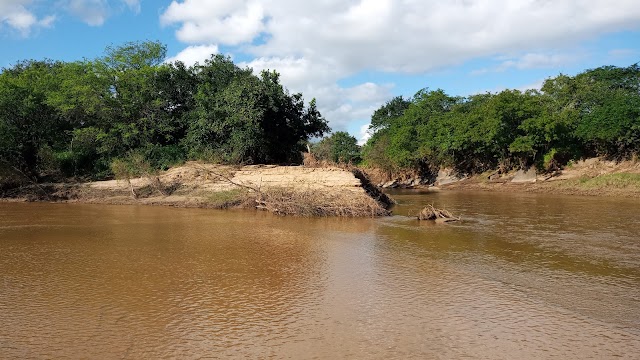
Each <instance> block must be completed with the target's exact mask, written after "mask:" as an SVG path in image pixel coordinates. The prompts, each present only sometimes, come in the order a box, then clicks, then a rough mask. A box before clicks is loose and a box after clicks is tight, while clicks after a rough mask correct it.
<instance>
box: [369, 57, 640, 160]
mask: <svg viewBox="0 0 640 360" xmlns="http://www.w3.org/2000/svg"><path fill="white" fill-rule="evenodd" d="M370 129H371V130H372V131H375V133H374V135H373V136H372V137H371V139H370V140H369V141H368V142H367V144H366V145H365V146H364V148H363V157H364V161H365V162H366V163H367V164H368V165H370V166H375V167H378V168H381V169H383V170H386V171H388V172H394V171H398V170H402V169H411V170H423V171H428V170H434V169H438V168H440V167H443V166H447V167H453V168H455V169H457V170H458V171H460V172H463V173H474V172H475V173H477V172H482V171H485V170H488V169H495V168H502V169H511V168H514V167H527V166H531V165H536V166H538V167H539V168H540V169H542V170H552V169H553V168H554V167H556V166H560V165H563V164H565V163H566V162H567V161H569V160H572V159H577V158H580V157H585V156H607V157H612V158H624V157H629V156H632V155H634V154H635V155H637V154H638V152H640V67H638V65H637V64H636V65H632V66H630V67H626V68H619V67H613V66H606V67H601V68H598V69H594V70H588V71H585V72H583V73H580V74H578V75H576V76H574V77H570V76H566V75H559V76H557V77H555V78H551V79H548V80H546V81H545V82H544V85H543V86H542V89H541V90H540V91H536V90H529V91H526V92H520V91H518V90H505V91H502V92H500V93H497V94H491V93H487V94H479V95H473V96H469V97H467V98H462V97H455V96H450V95H447V94H446V93H445V92H444V91H442V90H435V91H431V90H428V89H424V90H421V91H419V92H418V93H417V94H416V95H415V96H414V97H413V98H412V99H409V100H405V99H403V98H401V97H397V98H394V99H392V100H391V101H389V102H387V103H386V104H385V105H384V106H382V107H381V108H380V109H378V110H377V111H376V112H375V113H374V115H373V117H372V121H371V128H370Z"/></svg>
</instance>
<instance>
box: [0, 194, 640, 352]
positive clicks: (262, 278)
mask: <svg viewBox="0 0 640 360" xmlns="http://www.w3.org/2000/svg"><path fill="white" fill-rule="evenodd" d="M395 197H396V199H398V200H399V202H400V205H399V206H398V207H396V209H394V210H395V213H396V214H398V215H397V216H394V217H390V218H385V219H299V218H282V217H276V216H273V215H270V214H266V213H259V212H247V211H212V210H201V209H174V208H160V207H137V206H101V205H82V204H15V203H0V358H2V359H15V358H20V359H29V358H33V359H42V358H51V359H61V358H101V359H102V358H104V359H141V358H152V359H156V358H158V359H160V358H184V359H190V358H193V359H200V358H237V357H245V358H278V359H279V358H293V359H299V358H318V359H334V358H354V359H361V358H370V359H389V358H398V359H411V358H414V359H431V358H432V359H464V358H470V359H609V358H622V359H640V204H638V203H637V201H632V200H625V199H602V198H582V197H556V196H545V195H513V194H504V195H502V194H496V193H492V194H486V193H477V194H476V193H455V192H443V193H436V194H433V193H425V194H420V193H416V192H399V193H397V194H395ZM429 203H433V204H434V205H436V206H439V207H446V208H447V209H449V210H450V211H452V212H454V213H456V214H460V215H462V217H463V220H464V221H462V222H460V223H456V224H453V225H446V226H436V225H433V224H427V223H419V222H418V221H417V220H414V219H412V218H409V217H407V216H403V215H409V214H412V213H415V212H416V211H417V210H419V208H420V207H421V206H422V205H425V204H429Z"/></svg>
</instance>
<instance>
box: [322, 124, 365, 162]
mask: <svg viewBox="0 0 640 360" xmlns="http://www.w3.org/2000/svg"><path fill="white" fill-rule="evenodd" d="M311 152H312V153H313V154H314V155H315V156H316V157H317V158H318V159H321V160H328V161H332V162H334V163H344V164H346V163H356V162H359V161H360V147H359V146H358V141H357V140H356V138H355V137H353V136H351V135H349V133H347V132H345V131H336V132H335V133H333V134H331V136H329V137H325V138H324V139H322V140H321V141H320V142H318V143H317V144H314V146H313V148H312V150H311Z"/></svg>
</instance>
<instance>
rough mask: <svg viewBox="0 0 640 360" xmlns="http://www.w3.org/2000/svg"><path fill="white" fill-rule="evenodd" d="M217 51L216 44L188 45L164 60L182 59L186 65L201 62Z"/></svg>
mask: <svg viewBox="0 0 640 360" xmlns="http://www.w3.org/2000/svg"><path fill="white" fill-rule="evenodd" d="M217 53H218V46H216V45H197V46H189V47H187V48H185V49H184V50H182V51H180V52H179V53H178V54H177V55H176V56H172V57H170V58H168V59H167V60H166V62H168V63H170V62H175V61H182V62H183V63H184V64H185V65H187V66H191V65H194V64H195V63H200V64H203V63H204V61H205V60H207V59H209V58H210V57H211V55H212V54H217Z"/></svg>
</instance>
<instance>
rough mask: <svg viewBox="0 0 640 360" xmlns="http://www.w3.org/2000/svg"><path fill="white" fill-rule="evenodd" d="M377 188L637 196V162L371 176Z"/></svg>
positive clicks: (639, 191) (592, 161)
mask: <svg viewBox="0 0 640 360" xmlns="http://www.w3.org/2000/svg"><path fill="white" fill-rule="evenodd" d="M373 181H374V182H375V183H376V184H378V185H379V186H380V187H385V188H386V187H392V188H393V187H399V188H416V189H423V190H424V189H429V190H433V191H439V190H482V191H501V192H532V193H551V194H567V195H587V196H626V197H638V198H640V162H639V161H637V160H634V161H621V162H618V161H610V160H605V159H599V158H591V159H586V160H582V161H578V162H576V163H573V164H571V165H569V166H566V167H564V168H563V169H560V170H557V171H554V172H551V173H539V172H536V170H535V169H529V170H527V171H524V170H520V171H515V170H514V171H510V172H506V173H499V172H498V171H488V172H486V173H482V174H477V175H473V176H464V175H460V174H456V173H455V172H453V171H451V170H448V169H443V170H441V171H440V172H439V174H438V175H437V177H434V178H433V179H429V180H424V179H418V178H406V179H405V178H401V179H394V180H386V181H385V182H383V183H381V182H380V181H381V180H380V179H378V178H376V177H375V176H373Z"/></svg>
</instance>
